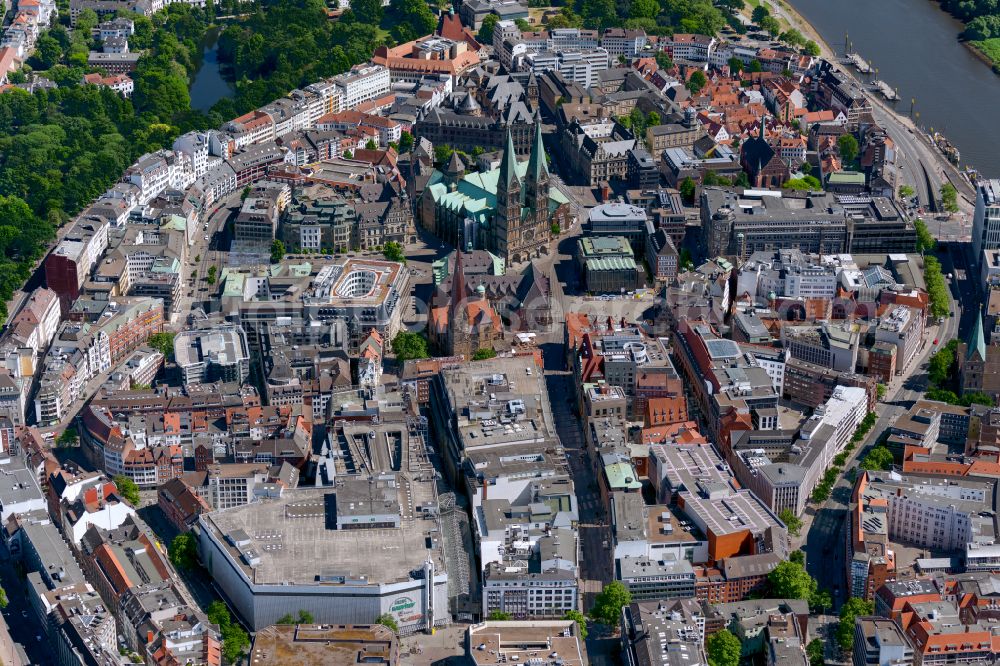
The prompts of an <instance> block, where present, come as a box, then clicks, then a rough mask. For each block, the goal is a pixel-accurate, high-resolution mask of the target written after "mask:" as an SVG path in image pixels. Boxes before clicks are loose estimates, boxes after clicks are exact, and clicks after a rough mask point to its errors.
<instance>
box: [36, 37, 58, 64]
mask: <svg viewBox="0 0 1000 666" xmlns="http://www.w3.org/2000/svg"><path fill="white" fill-rule="evenodd" d="M62 56H63V47H62V45H60V44H59V42H58V41H57V40H56V38H55V37H53V36H52V35H50V34H48V33H42V34H41V36H39V38H38V41H36V42H35V53H34V55H33V56H32V57H31V59H30V63H31V65H32V67H35V68H37V69H49V68H50V67H52V66H54V65H56V64H58V62H59V60H61V59H62Z"/></svg>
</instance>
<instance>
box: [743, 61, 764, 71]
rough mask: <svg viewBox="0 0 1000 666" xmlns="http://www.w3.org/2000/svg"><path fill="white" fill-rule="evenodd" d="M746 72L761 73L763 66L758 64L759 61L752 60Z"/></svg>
mask: <svg viewBox="0 0 1000 666" xmlns="http://www.w3.org/2000/svg"><path fill="white" fill-rule="evenodd" d="M747 71H748V72H750V73H751V74H756V73H757V72H762V71H764V65H762V64H760V60H757V58H754V59H753V60H751V61H750V64H749V65H747Z"/></svg>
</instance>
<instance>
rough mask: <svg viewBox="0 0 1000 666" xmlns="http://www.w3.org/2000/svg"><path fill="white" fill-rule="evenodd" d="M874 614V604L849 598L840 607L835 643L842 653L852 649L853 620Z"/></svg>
mask: <svg viewBox="0 0 1000 666" xmlns="http://www.w3.org/2000/svg"><path fill="white" fill-rule="evenodd" d="M874 612H875V602H873V601H867V600H865V599H862V598H860V597H851V598H850V599H848V600H847V601H846V602H845V603H844V605H843V606H841V607H840V624H839V625H837V643H839V644H840V649H841V650H843V651H844V652H850V651H851V650H852V649H853V648H854V618H856V617H858V616H859V615H871V614H873V613H874Z"/></svg>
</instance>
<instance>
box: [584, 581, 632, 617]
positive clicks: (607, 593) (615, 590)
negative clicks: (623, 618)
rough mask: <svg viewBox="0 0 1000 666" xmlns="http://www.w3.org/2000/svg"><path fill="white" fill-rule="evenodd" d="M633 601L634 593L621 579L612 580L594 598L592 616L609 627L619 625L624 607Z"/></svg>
mask: <svg viewBox="0 0 1000 666" xmlns="http://www.w3.org/2000/svg"><path fill="white" fill-rule="evenodd" d="M631 602H632V593H631V592H629V590H628V588H627V587H625V585H624V584H623V583H622V582H621V581H617V580H615V581H612V582H611V583H609V584H608V585H605V586H604V589H603V590H601V591H600V592H599V593H598V594H597V596H596V597H595V598H594V607H593V608H591V609H590V617H592V618H593V619H594V620H595V621H597V622H600V623H601V624H604V625H607V626H609V627H614V626H617V624H618V618H619V616H620V615H621V612H622V608H624V607H625V606H627V605H629V604H630V603H631Z"/></svg>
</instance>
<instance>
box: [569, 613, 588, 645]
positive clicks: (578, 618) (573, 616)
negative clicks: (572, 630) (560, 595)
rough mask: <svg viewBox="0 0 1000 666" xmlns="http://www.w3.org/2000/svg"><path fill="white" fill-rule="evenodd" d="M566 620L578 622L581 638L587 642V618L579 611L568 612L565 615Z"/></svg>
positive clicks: (577, 626)
mask: <svg viewBox="0 0 1000 666" xmlns="http://www.w3.org/2000/svg"><path fill="white" fill-rule="evenodd" d="M563 619H564V620H572V621H573V622H576V628H577V631H578V632H579V635H580V638H582V639H583V640H587V633H588V632H587V618H586V617H585V616H584V614H583V613H581V612H580V611H578V610H571V611H566V614H565V615H563Z"/></svg>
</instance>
